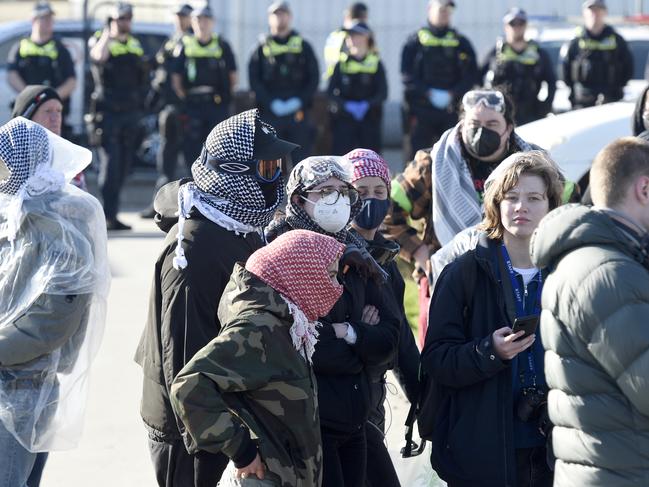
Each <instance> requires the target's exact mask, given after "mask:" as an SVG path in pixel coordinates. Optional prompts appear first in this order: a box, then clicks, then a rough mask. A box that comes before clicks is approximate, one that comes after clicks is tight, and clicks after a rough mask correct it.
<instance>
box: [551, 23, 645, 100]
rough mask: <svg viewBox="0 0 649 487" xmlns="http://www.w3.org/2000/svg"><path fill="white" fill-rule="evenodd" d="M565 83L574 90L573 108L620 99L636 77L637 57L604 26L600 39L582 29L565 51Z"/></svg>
mask: <svg viewBox="0 0 649 487" xmlns="http://www.w3.org/2000/svg"><path fill="white" fill-rule="evenodd" d="M561 56H562V70H563V80H564V81H565V83H566V85H568V86H569V87H570V102H571V103H572V107H573V108H582V107H588V106H593V105H595V104H601V103H609V102H612V101H617V100H620V99H621V98H622V97H623V95H624V92H623V88H624V85H626V83H627V82H628V81H629V80H630V79H631V76H632V74H633V58H632V57H631V52H630V51H629V48H628V46H627V43H626V41H625V40H624V38H623V37H622V36H620V35H619V34H618V33H617V32H615V30H614V29H613V28H612V27H610V26H608V25H607V26H606V27H604V30H603V31H602V32H601V33H600V34H599V35H597V36H595V35H593V34H591V33H590V32H589V31H588V30H587V29H585V28H583V27H580V28H578V29H577V35H576V36H575V38H574V39H573V40H571V41H570V43H569V44H566V45H564V46H563V47H562V48H561Z"/></svg>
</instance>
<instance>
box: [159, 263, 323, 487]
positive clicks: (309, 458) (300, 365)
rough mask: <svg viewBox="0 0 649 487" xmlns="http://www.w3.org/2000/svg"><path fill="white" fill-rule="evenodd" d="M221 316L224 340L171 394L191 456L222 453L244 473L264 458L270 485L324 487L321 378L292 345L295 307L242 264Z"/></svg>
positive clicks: (201, 355)
mask: <svg viewBox="0 0 649 487" xmlns="http://www.w3.org/2000/svg"><path fill="white" fill-rule="evenodd" d="M218 315H219V320H220V321H221V324H222V329H221V332H220V334H219V336H218V337H216V338H215V339H213V340H212V341H211V342H210V343H209V344H208V345H207V346H205V347H204V348H203V349H201V350H200V351H199V352H198V353H197V354H196V355H195V356H194V357H193V358H192V359H191V360H190V361H189V362H188V363H187V365H186V366H185V367H184V368H183V369H182V370H181V371H180V373H179V374H178V376H177V377H176V379H175V381H174V383H173V385H172V387H171V402H172V405H173V408H174V410H175V412H176V414H177V415H178V416H179V417H180V418H181V420H182V422H183V424H184V426H185V431H184V432H183V438H184V440H185V445H186V446H187V449H188V450H189V451H190V453H195V452H196V451H198V450H206V451H209V452H213V453H214V452H218V451H222V452H223V453H225V454H226V455H228V456H229V457H230V458H231V459H232V460H233V461H234V463H235V465H237V466H238V467H243V466H246V465H248V464H249V463H250V462H251V461H252V460H253V459H254V454H255V453H256V450H258V451H259V454H260V456H261V459H262V460H263V462H264V464H265V465H266V474H267V478H269V479H272V480H274V481H276V482H277V483H278V485H281V486H282V487H296V486H298V487H311V486H313V487H315V486H318V485H320V482H321V477H322V446H321V440H320V421H319V417H318V405H317V398H316V382H315V376H314V375H313V371H312V369H311V367H310V366H309V365H308V364H307V362H306V361H305V360H304V359H303V358H302V357H301V356H300V354H299V353H298V352H297V350H296V349H295V348H294V346H293V343H292V341H291V337H290V334H289V329H290V327H291V325H292V324H293V319H292V317H291V315H290V314H289V310H288V306H287V305H286V303H285V302H284V301H283V300H282V298H281V297H280V295H279V294H278V293H277V292H275V291H274V290H273V289H271V288H270V287H269V286H267V285H266V284H265V283H263V282H262V281H261V280H259V279H258V278H257V277H255V276H254V275H252V274H251V273H249V272H248V271H246V270H245V269H244V268H243V267H242V266H241V265H240V264H237V265H236V266H235V268H234V271H233V273H232V278H231V279H230V282H229V283H228V285H227V287H226V289H225V291H224V293H223V297H222V299H221V302H220V305H219V312H218ZM251 438H252V439H251ZM255 447H256V448H255Z"/></svg>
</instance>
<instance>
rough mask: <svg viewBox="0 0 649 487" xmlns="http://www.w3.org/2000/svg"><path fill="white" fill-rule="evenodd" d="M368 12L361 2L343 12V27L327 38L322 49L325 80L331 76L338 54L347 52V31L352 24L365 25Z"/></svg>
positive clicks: (353, 4) (338, 57)
mask: <svg viewBox="0 0 649 487" xmlns="http://www.w3.org/2000/svg"><path fill="white" fill-rule="evenodd" d="M368 16H369V10H368V8H367V5H366V4H364V3H363V2H354V3H352V4H351V5H350V6H349V7H347V8H346V9H345V10H344V11H343V25H342V27H340V28H339V29H336V30H334V31H333V32H331V33H330V34H329V35H328V36H327V40H326V41H325V47H324V60H325V78H328V77H329V76H331V75H332V74H333V72H334V67H335V66H336V63H337V62H338V60H339V59H340V54H341V53H343V52H346V51H347V46H346V45H345V38H346V37H347V30H346V29H348V28H349V27H351V25H352V24H353V23H354V22H363V23H365V24H367V20H368Z"/></svg>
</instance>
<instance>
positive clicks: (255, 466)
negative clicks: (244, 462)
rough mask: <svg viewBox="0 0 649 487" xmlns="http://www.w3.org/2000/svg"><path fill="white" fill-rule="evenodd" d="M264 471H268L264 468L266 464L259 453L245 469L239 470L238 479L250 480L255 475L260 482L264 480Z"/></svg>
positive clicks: (237, 472)
mask: <svg viewBox="0 0 649 487" xmlns="http://www.w3.org/2000/svg"><path fill="white" fill-rule="evenodd" d="M264 470H266V468H265V467H264V464H263V462H262V461H261V457H260V456H259V453H257V456H256V457H255V459H254V460H253V461H252V462H251V463H250V464H249V465H248V466H246V467H243V468H237V471H236V477H237V478H238V479H245V478H249V477H250V476H251V475H254V476H256V477H257V478H258V479H259V480H264Z"/></svg>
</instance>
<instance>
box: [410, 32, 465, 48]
mask: <svg viewBox="0 0 649 487" xmlns="http://www.w3.org/2000/svg"><path fill="white" fill-rule="evenodd" d="M417 37H418V38H419V43H420V44H421V45H422V46H425V47H458V46H459V45H460V39H458V38H457V36H456V35H455V32H453V31H448V32H447V33H446V35H445V36H444V37H437V36H436V35H435V34H433V33H432V32H431V31H430V30H428V29H419V32H417Z"/></svg>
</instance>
